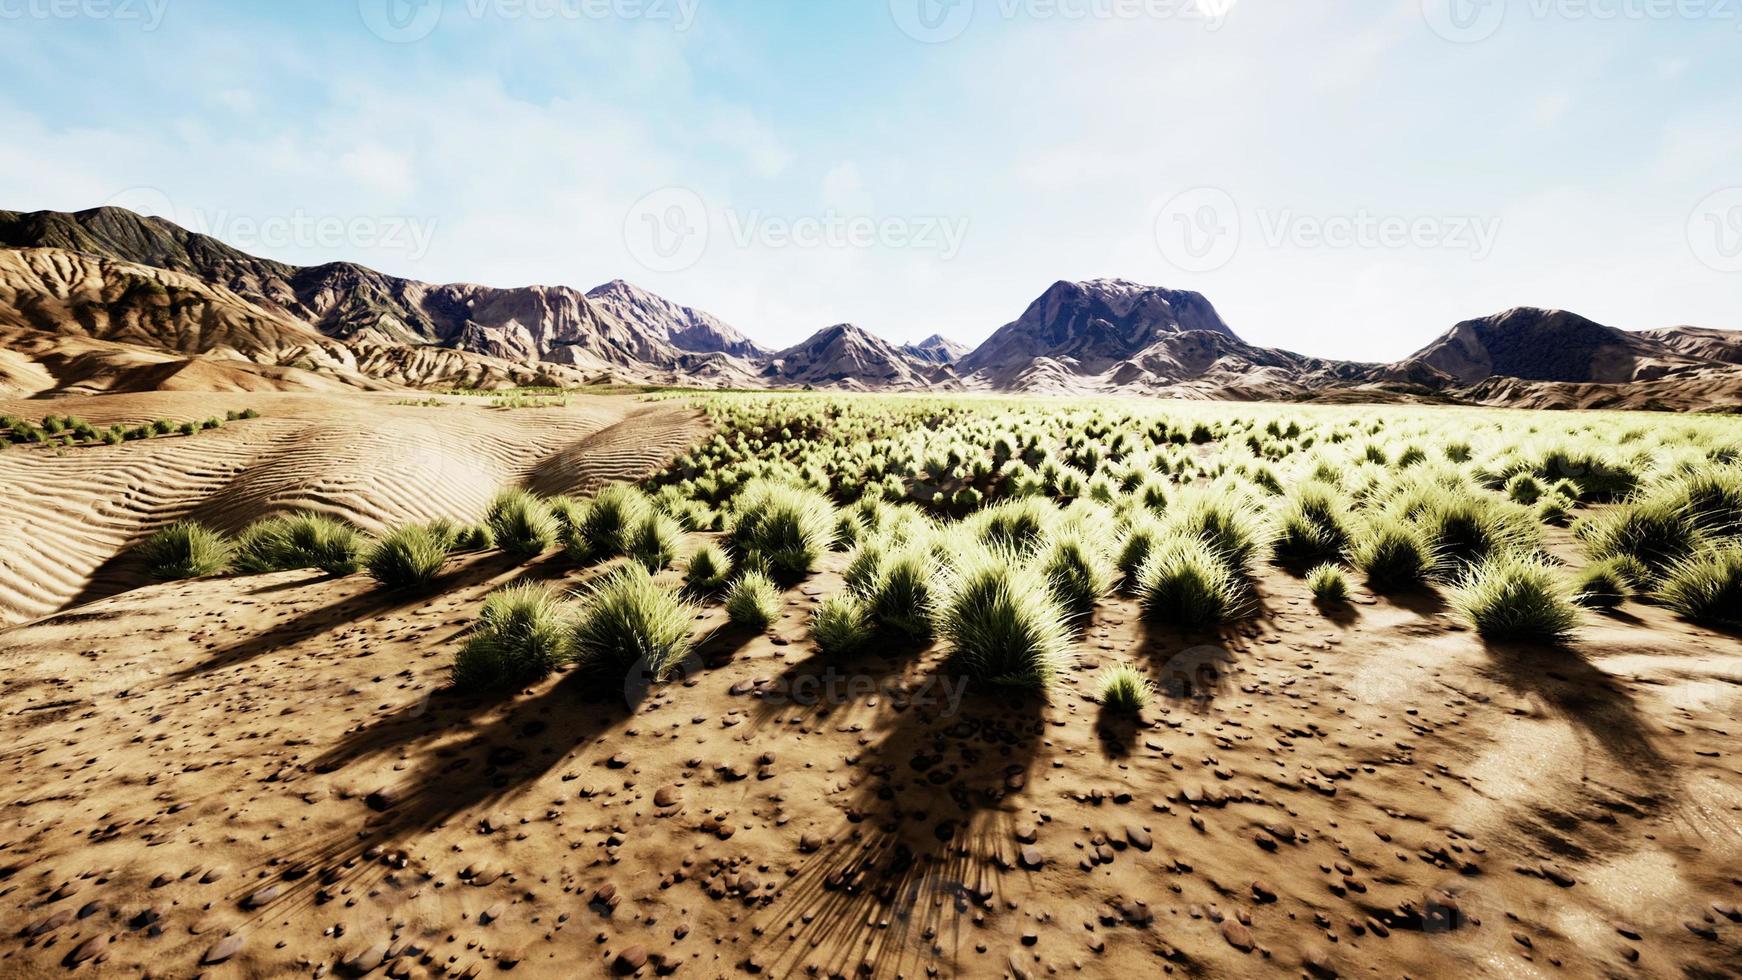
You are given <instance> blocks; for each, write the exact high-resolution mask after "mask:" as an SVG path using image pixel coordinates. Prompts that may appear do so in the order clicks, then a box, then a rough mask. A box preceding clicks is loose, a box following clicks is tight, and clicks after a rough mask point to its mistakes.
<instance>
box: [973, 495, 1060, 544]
mask: <svg viewBox="0 0 1742 980" xmlns="http://www.w3.org/2000/svg"><path fill="white" fill-rule="evenodd" d="M1058 513H1059V512H1058V508H1057V507H1056V506H1054V505H1053V504H1052V502H1051V501H1048V500H1046V499H1045V498H1042V497H1022V498H1019V499H1016V500H1011V501H1007V502H1005V503H1002V504H998V505H996V506H994V507H988V508H986V509H985V510H982V511H980V512H979V513H978V514H976V515H974V518H973V525H974V527H975V530H976V531H977V532H978V534H979V537H980V541H981V542H982V543H983V544H985V545H987V546H989V547H993V548H1002V549H1004V550H1006V551H1010V552H1012V553H1014V554H1017V555H1021V556H1027V555H1031V554H1033V553H1035V552H1036V551H1037V550H1039V549H1040V547H1041V546H1042V545H1043V544H1045V543H1046V536H1047V532H1048V531H1049V530H1050V529H1051V528H1052V526H1053V524H1054V523H1055V522H1056V521H1057V520H1058Z"/></svg>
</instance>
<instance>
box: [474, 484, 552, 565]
mask: <svg viewBox="0 0 1742 980" xmlns="http://www.w3.org/2000/svg"><path fill="white" fill-rule="evenodd" d="M484 523H485V524H488V525H489V527H490V534H491V536H492V537H493V538H495V540H496V547H497V548H498V549H499V550H501V552H502V553H503V554H505V555H508V556H509V557H510V558H514V559H516V560H518V561H527V560H529V559H532V558H536V557H538V556H539V555H542V554H544V553H545V551H547V550H549V549H550V547H551V546H552V545H554V544H556V541H557V527H558V525H557V518H556V515H554V514H552V513H551V511H550V508H549V507H548V506H546V504H545V502H544V501H542V500H540V499H538V497H536V496H534V495H533V494H531V493H529V492H527V491H525V490H519V489H514V490H504V491H502V492H501V493H499V494H497V495H496V499H495V500H492V501H491V502H490V510H489V511H488V512H487V513H486V515H485V517H484Z"/></svg>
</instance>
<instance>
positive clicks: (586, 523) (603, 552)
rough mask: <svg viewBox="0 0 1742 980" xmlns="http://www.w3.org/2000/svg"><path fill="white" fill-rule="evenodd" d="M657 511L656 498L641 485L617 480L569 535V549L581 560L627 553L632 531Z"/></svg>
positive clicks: (589, 508)
mask: <svg viewBox="0 0 1742 980" xmlns="http://www.w3.org/2000/svg"><path fill="white" fill-rule="evenodd" d="M652 514H653V502H652V501H650V500H648V499H647V495H646V494H645V493H642V492H641V490H640V489H638V488H636V487H633V486H630V485H629V484H627V483H614V484H612V485H610V486H608V487H606V488H605V489H603V490H601V491H599V495H598V496H596V497H594V498H593V501H592V503H591V504H589V505H588V506H587V509H586V516H585V518H584V519H582V520H581V521H580V522H579V523H578V524H577V525H576V526H575V530H574V532H573V533H571V534H570V535H569V536H568V552H569V556H570V557H571V558H574V559H576V560H577V561H603V560H605V559H607V558H615V557H617V556H618V555H623V554H627V553H628V551H629V535H630V534H631V532H632V531H633V530H634V529H635V528H637V527H639V526H641V525H642V524H643V523H644V522H645V521H646V520H647V519H648V518H649V517H650V516H652Z"/></svg>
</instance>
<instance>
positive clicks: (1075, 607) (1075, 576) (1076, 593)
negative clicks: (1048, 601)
mask: <svg viewBox="0 0 1742 980" xmlns="http://www.w3.org/2000/svg"><path fill="white" fill-rule="evenodd" d="M1040 571H1041V574H1043V575H1045V576H1046V581H1047V585H1048V587H1049V588H1051V589H1052V594H1053V598H1055V599H1057V600H1058V603H1059V605H1060V606H1063V607H1064V609H1065V611H1066V612H1068V613H1070V614H1072V615H1073V616H1082V615H1084V614H1087V613H1088V612H1090V611H1091V610H1093V609H1094V608H1095V603H1097V602H1100V601H1101V599H1102V598H1103V597H1105V596H1106V595H1107V593H1109V592H1111V591H1113V576H1114V572H1113V566H1112V562H1110V561H1109V560H1108V559H1107V556H1106V555H1104V554H1102V553H1101V551H1100V549H1098V548H1096V547H1095V546H1094V545H1092V544H1090V543H1089V541H1088V540H1087V538H1086V537H1085V536H1084V535H1082V534H1080V533H1072V532H1065V533H1060V534H1058V535H1056V536H1054V538H1053V540H1052V542H1051V543H1050V544H1049V545H1047V547H1046V550H1045V551H1044V552H1043V553H1042V554H1041V555H1040Z"/></svg>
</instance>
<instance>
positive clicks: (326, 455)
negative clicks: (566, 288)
mask: <svg viewBox="0 0 1742 980" xmlns="http://www.w3.org/2000/svg"><path fill="white" fill-rule="evenodd" d="M390 401H391V399H388V398H385V397H382V398H376V397H374V396H351V397H350V398H348V399H347V400H345V401H343V402H342V403H339V404H337V405H335V404H334V403H333V402H332V401H331V399H330V398H310V397H305V396H291V395H277V396H243V395H236V394H224V395H211V396H188V395H168V394H166V395H154V396H124V397H116V398H114V399H90V400H85V401H81V402H80V403H79V404H76V405H74V404H66V405H64V406H59V405H57V410H64V411H68V412H71V413H73V414H79V415H82V416H84V417H86V418H89V419H91V420H92V421H93V422H107V421H109V420H111V419H131V420H137V419H140V418H146V417H154V416H156V415H169V416H172V417H180V416H184V415H185V416H188V417H192V416H204V415H206V414H210V413H211V412H212V411H213V410H219V411H220V412H221V410H223V409H227V408H240V407H250V406H251V407H255V408H257V409H258V410H259V411H261V412H262V413H264V415H263V417H262V418H260V419H257V420H253V421H250V422H243V423H236V424H235V425H232V426H228V427H226V428H225V429H223V430H220V431H218V432H207V433H201V434H199V435H196V436H193V437H188V438H186V439H185V440H175V439H164V440H161V441H154V442H150V443H140V444H128V445H125V446H121V447H116V448H114V449H89V450H86V449H77V450H68V451H67V452H66V454H65V456H64V457H59V458H55V457H51V456H47V455H45V454H41V453H39V452H37V451H34V450H33V451H31V453H32V454H33V455H32V456H31V458H29V459H25V458H24V456H25V453H23V452H13V453H8V454H6V455H4V456H0V467H5V468H6V469H4V470H0V479H3V480H4V481H5V482H7V483H8V484H9V485H17V486H19V487H21V488H22V489H23V490H24V491H25V492H24V493H23V494H21V495H9V498H10V499H12V500H19V499H20V498H22V501H21V503H15V504H13V505H12V506H11V507H9V508H8V509H7V513H6V515H5V518H4V519H5V520H6V521H7V522H8V523H7V524H6V525H5V531H4V534H3V535H0V555H3V556H5V558H6V560H7V562H8V563H9V566H8V570H9V572H10V574H9V575H8V576H7V584H8V588H9V590H10V591H8V592H7V593H6V594H5V599H4V603H5V605H4V610H5V613H6V615H7V616H8V617H9V618H11V619H12V620H14V621H22V620H30V621H29V622H24V623H22V624H21V625H15V626H12V627H10V628H8V629H4V630H0V662H4V664H5V670H4V672H3V673H0V692H3V697H0V704H4V706H5V708H4V712H3V715H0V725H3V726H4V727H3V728H0V743H3V744H4V745H5V746H6V748H5V750H4V754H3V758H0V773H3V774H4V781H5V785H6V786H7V787H8V792H7V794H6V799H5V803H6V804H7V805H6V806H5V807H4V809H0V936H3V937H4V938H3V939H0V974H3V975H5V976H19V977H24V976H59V975H66V974H67V972H68V970H69V969H72V970H74V971H77V972H84V973H94V974H100V975H114V976H147V975H148V976H157V977H184V976H194V975H206V976H213V977H243V976H247V977H256V976H260V977H275V976H322V975H331V974H337V975H359V974H374V975H386V976H392V977H395V978H404V977H422V976H493V975H497V974H498V973H500V972H502V971H506V970H512V971H514V975H516V976H552V977H586V976H604V975H611V974H618V975H627V974H636V975H640V976H651V975H664V974H671V973H675V975H678V976H698V977H714V976H740V975H749V974H760V975H763V976H775V977H780V976H804V975H817V976H878V977H885V976H888V977H894V976H902V977H918V976H934V975H936V976H999V975H1011V976H1027V977H1041V976H1051V975H1082V976H1156V975H1168V974H1171V975H1176V976H1198V977H1245V976H1255V975H1285V976H1287V975H1306V976H1387V977H1396V976H1414V977H1464V976H1495V977H1537V976H1541V977H1550V976H1553V977H1563V976H1564V977H1629V976H1684V977H1723V976H1732V975H1736V970H1737V968H1738V964H1739V963H1742V922H1739V920H1742V912H1739V911H1738V908H1737V906H1738V904H1739V903H1742V835H1739V834H1738V832H1737V829H1736V828H1737V826H1738V823H1739V820H1742V774H1739V772H1738V768H1737V755H1736V752H1735V748H1734V744H1733V740H1732V734H1731V733H1732V730H1733V727H1734V726H1735V725H1736V719H1737V717H1739V708H1742V658H1739V657H1738V656H1737V653H1738V652H1739V651H1742V643H1739V641H1738V637H1737V636H1735V635H1732V634H1726V633H1720V632H1714V631H1712V630H1709V629H1705V628H1702V627H1697V626H1693V625H1690V624H1688V623H1686V622H1683V621H1681V620H1678V619H1676V618H1673V617H1672V616H1670V615H1669V614H1668V613H1667V612H1665V611H1663V610H1660V609H1657V608H1654V607H1648V606H1635V605H1630V606H1628V607H1627V608H1626V610H1625V611H1624V612H1623V613H1621V614H1618V615H1609V616H1600V617H1593V619H1592V622H1591V624H1590V625H1588V626H1587V627H1586V628H1585V629H1584V630H1583V631H1582V632H1581V635H1580V639H1579V642H1577V643H1576V644H1575V645H1573V646H1572V647H1571V648H1567V649H1558V650H1557V649H1547V648H1541V647H1529V648H1523V647H1520V648H1510V647H1505V646H1492V645H1488V644H1484V643H1483V642H1481V641H1480V640H1479V639H1478V638H1477V637H1476V636H1475V635H1474V634H1473V633H1471V632H1469V631H1468V630H1466V629H1465V628H1464V627H1462V626H1461V625H1459V623H1458V622H1456V621H1455V620H1454V618H1453V617H1452V616H1451V614H1450V613H1449V611H1448V610H1446V609H1445V608H1444V607H1442V606H1441V605H1439V603H1438V602H1437V601H1436V600H1433V599H1430V598H1426V597H1423V596H1415V597H1407V596H1406V597H1403V598H1401V599H1393V598H1378V597H1375V596H1373V595H1371V594H1369V593H1367V592H1365V591H1363V590H1359V589H1358V590H1357V592H1356V594H1355V602H1354V604H1353V605H1352V606H1350V607H1349V610H1348V612H1346V613H1343V614H1338V615H1336V616H1327V614H1326V613H1325V612H1324V611H1322V610H1321V609H1319V608H1318V607H1316V606H1315V605H1314V604H1313V603H1312V601H1311V599H1310V597H1309V596H1308V593H1307V591H1306V587H1305V586H1304V585H1303V584H1302V583H1301V582H1300V581H1299V580H1297V579H1295V578H1292V577H1289V576H1287V575H1284V574H1282V573H1280V572H1266V573H1265V575H1264V576H1263V577H1262V578H1261V579H1260V581H1259V582H1258V584H1257V585H1258V591H1259V598H1260V600H1261V601H1262V614H1261V615H1260V616H1258V617H1257V618H1255V619H1253V620H1250V621H1247V622H1244V623H1241V624H1239V625H1238V626H1236V627H1230V628H1228V629H1225V630H1220V631H1215V632H1208V633H1201V634H1191V633H1182V632H1179V631H1176V630H1173V629H1171V628H1165V627H1158V626H1155V625H1153V624H1152V623H1150V622H1147V621H1146V620H1145V619H1144V618H1143V616H1142V615H1141V613H1140V610H1139V609H1138V607H1137V605H1136V603H1135V602H1134V601H1132V600H1129V599H1125V598H1115V599H1112V600H1109V601H1107V602H1105V603H1103V604H1102V606H1101V607H1100V608H1099V609H1098V610H1097V612H1096V614H1095V618H1094V620H1093V622H1092V623H1091V624H1090V626H1089V627H1088V629H1087V631H1086V632H1085V633H1084V634H1083V636H1082V638H1081V639H1080V641H1079V642H1078V643H1077V644H1076V651H1075V653H1076V660H1075V663H1074V664H1073V665H1072V667H1071V669H1070V670H1069V672H1068V674H1067V677H1066V679H1065V682H1064V684H1063V686H1062V687H1061V688H1060V689H1059V691H1058V693H1056V694H1055V695H1054V696H1053V697H1052V699H1051V700H1050V701H1047V700H1041V699H1038V698H1033V697H1026V698H1025V697H1015V696H1011V697H1001V696H998V695H992V694H987V693H984V692H975V691H966V692H964V691H963V690H962V689H961V688H959V687H957V686H956V683H957V682H955V681H953V680H951V679H950V678H948V677H947V676H946V675H945V673H944V672H943V671H942V669H941V668H942V661H943V653H942V651H941V650H940V649H939V648H937V647H927V648H925V649H922V650H918V651H914V650H907V649H896V648H890V647H884V648H882V649H877V650H874V651H873V652H871V653H868V654H864V655H859V656H855V657H851V658H848V659H844V660H843V659H835V660H828V659H825V658H822V657H821V656H820V655H819V654H817V653H816V651H815V650H814V648H813V647H812V646H811V645H810V643H809V641H808V640H807V639H806V638H805V623H806V621H807V620H808V617H809V612H810V609H811V608H812V606H813V605H814V604H815V603H816V602H817V601H818V597H819V596H822V595H827V594H830V593H833V592H836V591H839V590H840V588H841V581H840V577H839V573H840V571H841V568H842V561H843V559H842V556H840V555H832V556H830V557H828V558H827V559H825V561H824V564H823V569H822V571H821V572H819V573H818V574H816V575H814V576H812V577H811V578H809V579H807V580H806V581H804V582H803V583H801V584H800V585H799V586H798V587H796V588H795V589H793V590H792V591H790V592H789V593H787V596H786V598H787V604H786V612H785V614H784V616H783V618H782V619H781V620H780V621H779V622H778V623H777V624H775V625H774V626H773V627H772V628H771V629H769V630H768V631H767V632H766V633H754V632H745V631H743V630H741V629H739V628H735V627H731V626H730V625H729V624H728V623H727V622H726V620H725V617H724V614H723V613H722V611H721V610H720V609H719V607H718V606H717V605H709V606H706V607H704V609H703V611H702V612H701V613H700V614H699V617H698V620H697V622H696V629H697V631H698V635H702V636H706V637H707V639H706V640H705V641H704V642H703V643H702V644H701V645H700V646H699V647H698V651H697V654H696V656H695V657H694V658H693V659H692V660H691V661H690V662H688V663H687V664H686V665H685V669H684V670H683V672H682V677H681V678H680V679H679V680H677V681H675V682H673V683H670V684H665V685H658V686H653V687H651V688H650V687H648V686H647V685H645V684H643V683H639V682H637V681H636V680H635V679H633V678H632V679H631V681H630V682H629V683H627V684H626V685H625V689H624V691H622V692H616V691H606V692H599V691H596V690H595V691H591V692H589V691H587V690H585V689H584V686H583V685H582V684H581V682H580V680H579V678H578V676H577V675H575V674H572V673H571V674H563V675H558V676H556V677H553V678H552V679H551V680H549V681H547V682H544V683H541V684H539V685H538V686H536V687H533V688H529V689H526V690H524V691H522V692H520V693H519V694H518V695H517V696H514V697H511V698H508V699H504V700H485V699H480V698H470V697H461V696H457V695H454V694H452V693H450V692H448V691H446V690H445V684H446V673H447V668H448V665H449V663H450V661H451V659H452V655H453V652H454V649H455V647H456V644H457V641H458V638H459V637H460V635H461V634H462V633H463V632H464V631H465V630H466V629H467V628H468V627H469V626H470V624H471V623H472V621H473V619H474V617H475V615H476V610H477V608H478V604H479V603H480V602H481V600H482V598H483V596H484V595H486V594H487V593H488V592H490V591H491V590H493V589H495V588H497V587H499V586H501V585H504V584H507V583H510V582H513V581H518V580H544V581H553V582H559V583H562V584H565V585H570V586H579V585H580V584H582V583H583V582H584V581H585V580H587V579H589V578H591V577H592V576H594V575H598V574H600V573H601V569H599V568H593V569H587V570H582V569H578V568H576V567H575V566H573V565H572V564H571V563H569V562H567V561H566V560H565V559H564V558H563V556H562V555H561V554H552V555H550V556H548V557H546V558H544V559H542V560H539V561H537V562H534V563H531V564H528V565H524V566H522V565H517V564H515V563H513V562H511V561H508V560H506V559H504V558H502V557H501V556H500V555H496V554H487V555H483V556H473V557H471V558H468V559H466V560H464V561H462V562H458V563H456V564H455V565H453V566H452V567H451V568H450V569H449V571H448V572H446V573H445V577H444V580H443V583H442V585H441V587H440V588H439V589H437V590H436V591H434V592H433V593H430V594H428V595H426V596H421V597H409V598H408V597H405V596H400V595H395V594H392V593H386V592H382V591H380V590H377V589H375V588H373V587H372V584H371V583H370V582H369V580H368V579H367V578H366V577H364V576H352V577H348V578H341V579H332V578H328V577H325V576H323V575H321V574H319V573H281V574H274V575H266V576H253V577H234V578H224V579H215V580H205V581H197V582H186V583H175V584H162V585H146V586H143V587H139V586H138V583H137V582H136V581H130V580H128V579H127V576H126V574H125V570H124V569H122V568H119V567H116V566H117V564H118V563H117V561H116V560H115V559H114V556H115V554H116V553H117V551H118V550H119V548H120V546H121V544H122V543H123V542H124V541H125V540H127V539H128V538H129V537H130V536H135V535H137V534H138V533H139V532H140V530H141V529H142V528H145V527H147V526H151V525H153V524H154V523H157V522H162V521H164V520H167V519H169V518H170V517H171V516H178V515H181V514H187V513H193V514H197V515H198V516H200V517H201V518H202V519H206V520H209V521H212V522H214V523H216V524H219V525H227V524H234V523H236V522H240V521H244V520H246V519H249V518H252V517H257V516H260V514H261V513H262V512H264V511H266V510H268V509H275V508H289V507H300V506H315V507H318V508H321V509H325V510H328V511H329V512H332V513H336V514H341V515H343V516H346V517H349V518H351V519H353V520H356V521H358V522H359V523H360V524H362V525H363V526H365V527H377V526H380V525H382V524H383V523H386V522H391V521H394V520H400V519H410V518H422V517H425V516H429V515H431V514H432V512H434V511H436V510H444V509H446V510H461V511H463V510H466V509H469V508H479V507H482V506H483V503H484V500H485V499H486V498H487V497H488V495H489V494H490V493H491V492H492V491H493V490H494V489H496V487H498V486H499V485H502V484H504V483H509V482H515V481H527V480H528V479H529V478H533V475H534V474H539V475H537V476H536V479H537V480H538V481H539V482H540V483H544V484H547V485H546V486H542V487H541V488H540V489H543V490H546V491H553V492H554V491H555V490H557V489H578V488H583V487H585V486H586V485H588V484H590V483H593V482H594V481H598V480H601V479H605V478H624V477H632V476H635V475H638V473H639V472H642V471H645V470H646V469H648V468H651V467H652V466H655V465H657V464H658V461H659V459H660V458H661V455H662V454H663V453H667V452H669V451H674V449H673V447H677V446H681V445H682V444H684V443H686V442H687V441H688V440H689V439H692V438H694V437H695V436H696V434H697V430H698V423H697V421H696V419H695V418H694V416H693V414H691V413H689V412H687V411H686V410H683V409H680V408H677V407H675V405H673V404H671V403H666V404H664V405H659V406H652V405H648V404H644V403H640V402H636V401H632V400H629V399H606V398H599V399H576V400H575V401H574V402H573V403H572V404H571V406H570V407H569V408H568V409H548V410H526V411H515V412H492V411H490V410H488V409H485V408H482V407H477V408H461V409H422V410H420V409H417V408H411V407H400V406H393V405H391V404H389V402H390ZM41 404H42V403H40V402H36V403H32V405H33V406H39V405H41ZM0 409H4V410H16V409H15V408H13V407H11V406H8V405H0ZM104 454H110V455H104ZM541 467H543V469H542V470H541ZM1556 533H1558V534H1559V535H1560V537H1559V538H1555V539H1553V540H1551V542H1550V544H1551V547H1552V549H1553V550H1555V551H1557V552H1565V553H1566V554H1567V555H1568V556H1569V557H1571V556H1572V555H1573V554H1574V549H1573V547H1572V545H1571V542H1570V540H1569V539H1568V538H1567V536H1566V534H1565V532H1556ZM704 537H705V536H704V535H691V536H690V542H691V543H694V542H698V541H700V540H702V539H703V538H704ZM111 575H113V578H111V577H110V576H111ZM663 579H664V580H666V581H670V582H673V583H675V582H676V581H677V573H675V572H666V573H663ZM122 589H126V590H127V591H124V592H123V591H122ZM57 609H61V610H64V611H60V612H58V613H56V612H54V610H57ZM38 617H42V618H38ZM1115 656H1118V657H1129V658H1131V659H1133V660H1136V661H1138V662H1139V663H1142V664H1143V665H1145V666H1146V667H1148V668H1150V669H1151V672H1152V673H1153V674H1154V676H1156V677H1157V679H1158V680H1159V681H1160V682H1161V687H1162V690H1161V696H1160V697H1159V698H1158V699H1157V701H1156V702H1155V703H1153V704H1152V705H1151V706H1150V707H1149V708H1148V709H1146V710H1145V712H1144V714H1143V715H1142V716H1141V718H1140V719H1139V720H1137V721H1121V722H1104V721H1103V719H1102V717H1101V716H1100V712H1099V707H1098V705H1096V704H1095V703H1094V702H1093V701H1092V700H1091V698H1090V696H1089V695H1090V689H1091V684H1090V683H1089V679H1090V678H1091V677H1092V676H1093V675H1094V674H1095V673H1096V672H1097V671H1098V670H1099V668H1100V667H1101V666H1103V665H1104V664H1105V663H1106V662H1108V661H1109V660H1110V659H1112V658H1114V657H1115ZM589 694H590V695H592V696H591V697H589V696H588V695H589Z"/></svg>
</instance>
